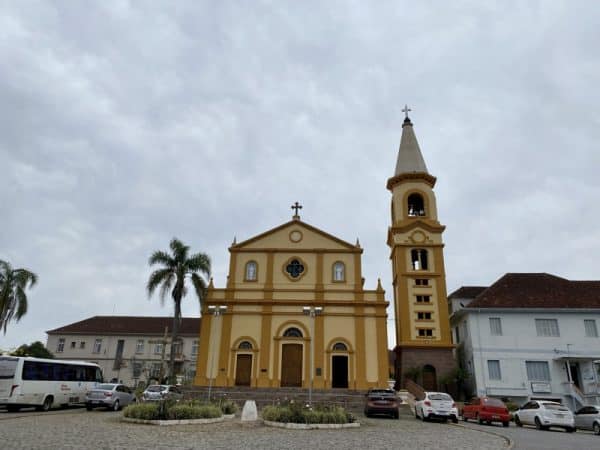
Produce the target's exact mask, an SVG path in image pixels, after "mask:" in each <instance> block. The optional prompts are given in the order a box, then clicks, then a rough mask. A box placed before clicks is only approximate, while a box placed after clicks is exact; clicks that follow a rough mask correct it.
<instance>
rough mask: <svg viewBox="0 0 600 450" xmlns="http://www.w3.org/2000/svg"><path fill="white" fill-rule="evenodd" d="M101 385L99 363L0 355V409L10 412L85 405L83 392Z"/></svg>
mask: <svg viewBox="0 0 600 450" xmlns="http://www.w3.org/2000/svg"><path fill="white" fill-rule="evenodd" d="M101 382H102V371H101V370H100V366H98V364H94V363H89V362H85V361H61V360H57V359H42V358H30V357H23V356H0V407H1V406H5V407H6V408H7V409H8V410H9V411H18V410H19V409H20V408H25V407H31V406H35V407H36V409H37V410H38V411H48V410H49V409H50V408H52V407H53V406H67V405H72V404H83V403H85V393H86V392H87V391H88V390H90V389H92V388H94V387H95V386H96V385H97V384H98V383H101Z"/></svg>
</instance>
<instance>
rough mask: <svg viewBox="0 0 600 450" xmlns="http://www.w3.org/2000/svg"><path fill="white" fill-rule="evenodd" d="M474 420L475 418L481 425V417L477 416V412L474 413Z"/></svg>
mask: <svg viewBox="0 0 600 450" xmlns="http://www.w3.org/2000/svg"><path fill="white" fill-rule="evenodd" d="M475 420H476V421H477V422H479V425H483V419H482V418H481V417H479V414H476V415H475Z"/></svg>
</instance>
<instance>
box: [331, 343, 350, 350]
mask: <svg viewBox="0 0 600 450" xmlns="http://www.w3.org/2000/svg"><path fill="white" fill-rule="evenodd" d="M333 350H334V351H340V352H347V351H348V347H346V344H344V343H343V342H336V343H335V344H333Z"/></svg>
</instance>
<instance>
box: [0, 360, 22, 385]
mask: <svg viewBox="0 0 600 450" xmlns="http://www.w3.org/2000/svg"><path fill="white" fill-rule="evenodd" d="M18 362H19V360H18V359H17V358H0V380H1V379H5V380H6V379H11V378H14V377H15V372H16V371H17V363H18Z"/></svg>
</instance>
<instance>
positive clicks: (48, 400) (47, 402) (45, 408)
mask: <svg viewBox="0 0 600 450" xmlns="http://www.w3.org/2000/svg"><path fill="white" fill-rule="evenodd" d="M51 407H52V396H50V395H49V396H48V397H46V398H45V399H44V404H43V405H42V406H38V407H37V408H36V409H37V410H38V411H44V412H48V411H50V408H51Z"/></svg>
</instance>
